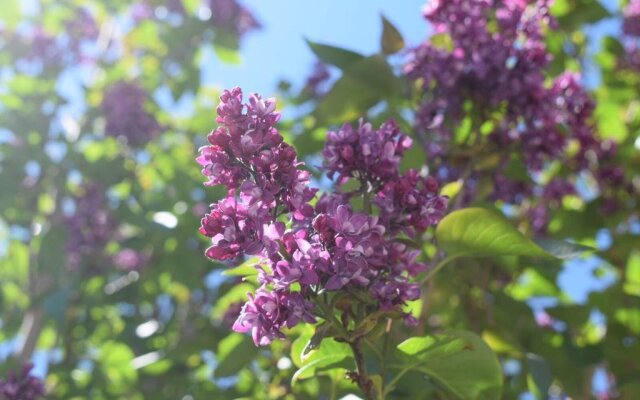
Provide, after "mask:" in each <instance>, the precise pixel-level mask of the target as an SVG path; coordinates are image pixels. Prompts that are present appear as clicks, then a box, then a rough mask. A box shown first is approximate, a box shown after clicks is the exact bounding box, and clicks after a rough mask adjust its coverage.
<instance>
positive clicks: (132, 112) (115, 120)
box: [101, 81, 161, 146]
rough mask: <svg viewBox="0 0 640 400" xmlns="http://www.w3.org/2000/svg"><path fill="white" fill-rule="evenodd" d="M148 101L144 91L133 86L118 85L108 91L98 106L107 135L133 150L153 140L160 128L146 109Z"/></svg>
mask: <svg viewBox="0 0 640 400" xmlns="http://www.w3.org/2000/svg"><path fill="white" fill-rule="evenodd" d="M148 98H149V96H148V94H147V93H146V92H145V91H144V89H142V88H141V87H140V86H138V85H137V84H136V83H133V82H126V81H119V82H117V83H115V84H114V85H112V86H111V87H109V88H108V89H107V91H106V92H105V94H104V98H103V100H102V104H101V109H102V112H103V113H104V115H105V118H106V126H105V132H106V134H107V135H109V136H113V137H121V138H125V139H126V140H127V143H129V144H130V145H132V146H143V145H145V144H147V143H148V142H149V141H150V140H152V139H153V138H155V137H156V136H157V135H158V134H159V133H160V131H161V127H160V124H159V123H158V121H156V119H155V117H154V115H153V114H152V113H150V112H149V111H147V110H146V108H145V103H146V102H147V100H148Z"/></svg>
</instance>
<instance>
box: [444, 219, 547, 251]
mask: <svg viewBox="0 0 640 400" xmlns="http://www.w3.org/2000/svg"><path fill="white" fill-rule="evenodd" d="M436 238H437V240H438V244H439V245H440V247H441V248H443V249H444V250H445V251H446V252H447V253H448V255H449V256H450V257H451V256H532V257H549V254H548V253H547V252H546V251H544V250H543V249H542V248H541V247H540V246H538V245H536V244H535V243H534V242H532V241H531V240H529V239H528V238H527V237H525V236H524V235H523V234H522V233H520V231H518V230H517V229H516V228H515V227H513V226H512V225H511V222H510V221H509V220H507V219H506V218H505V217H504V216H503V215H502V214H500V213H498V212H497V211H492V210H488V209H485V208H465V209H462V210H457V211H454V212H452V213H451V214H449V215H447V216H446V217H444V218H443V219H442V221H440V224H438V227H437V229H436Z"/></svg>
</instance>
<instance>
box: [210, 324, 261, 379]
mask: <svg viewBox="0 0 640 400" xmlns="http://www.w3.org/2000/svg"><path fill="white" fill-rule="evenodd" d="M257 353H258V349H257V348H256V346H255V345H254V343H253V341H252V340H251V337H249V336H247V335H241V334H239V333H232V334H230V335H229V336H227V337H226V338H224V339H222V340H221V341H220V344H219V345H218V354H217V356H218V365H217V366H216V369H215V370H214V371H213V375H214V376H215V377H216V378H220V377H224V376H232V375H235V374H237V373H238V372H239V371H240V370H241V369H242V368H244V367H246V366H247V365H249V363H250V362H251V360H253V358H254V357H255V355H256V354H257Z"/></svg>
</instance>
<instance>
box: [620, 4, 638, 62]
mask: <svg viewBox="0 0 640 400" xmlns="http://www.w3.org/2000/svg"><path fill="white" fill-rule="evenodd" d="M622 32H623V33H624V34H625V35H626V37H625V38H624V42H625V50H626V51H625V54H624V60H623V62H624V64H625V66H626V67H628V68H630V69H632V70H635V71H638V70H640V48H638V39H639V38H640V1H638V0H631V1H630V2H629V4H627V6H626V8H625V9H624V11H623V20H622Z"/></svg>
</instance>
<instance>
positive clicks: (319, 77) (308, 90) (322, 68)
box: [303, 60, 331, 98]
mask: <svg viewBox="0 0 640 400" xmlns="http://www.w3.org/2000/svg"><path fill="white" fill-rule="evenodd" d="M330 78H331V73H330V71H329V68H328V67H327V65H326V64H325V63H323V62H322V61H320V60H317V61H316V62H315V63H314V64H313V70H312V71H311V75H309V76H308V77H307V81H306V83H305V85H304V89H303V92H304V93H305V94H307V95H308V96H310V97H312V98H319V97H322V95H323V94H324V91H325V89H324V88H323V84H324V83H325V82H327V81H328V80H329V79H330Z"/></svg>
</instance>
